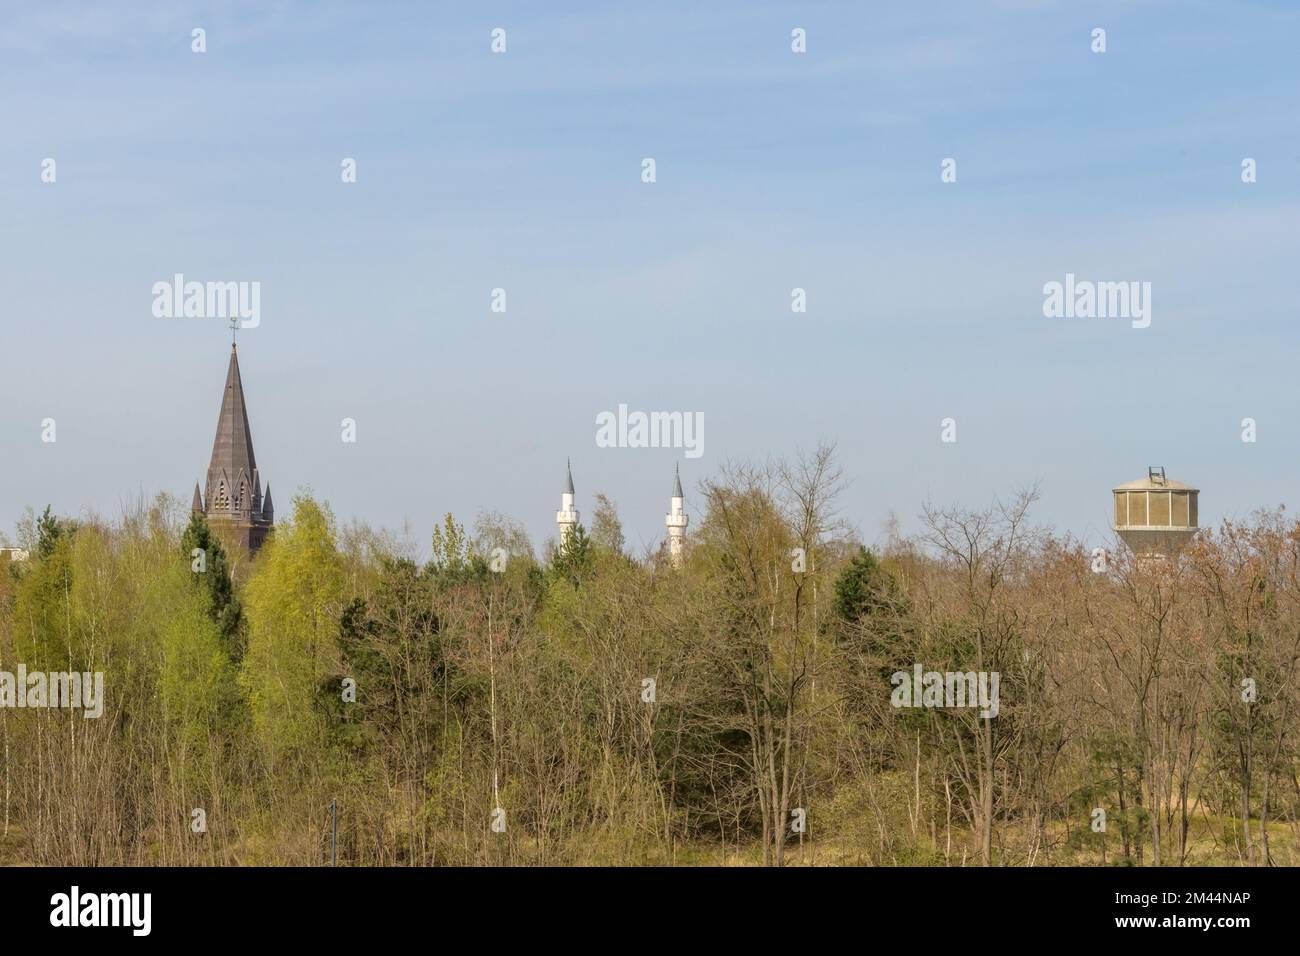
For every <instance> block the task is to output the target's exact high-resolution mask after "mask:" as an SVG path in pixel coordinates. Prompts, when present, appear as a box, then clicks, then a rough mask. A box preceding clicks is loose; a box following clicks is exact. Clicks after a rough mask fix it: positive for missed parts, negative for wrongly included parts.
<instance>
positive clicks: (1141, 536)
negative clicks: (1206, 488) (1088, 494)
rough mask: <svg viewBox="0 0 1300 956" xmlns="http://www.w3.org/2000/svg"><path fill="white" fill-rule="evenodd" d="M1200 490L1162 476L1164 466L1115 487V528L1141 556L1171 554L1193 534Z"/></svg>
mask: <svg viewBox="0 0 1300 956" xmlns="http://www.w3.org/2000/svg"><path fill="white" fill-rule="evenodd" d="M1199 495H1200V490H1199V489H1197V488H1193V487H1192V486H1191V485H1185V484H1183V483H1182V482H1181V481H1173V480H1171V479H1168V478H1166V477H1165V470H1164V469H1163V468H1148V469H1147V476H1146V477H1145V478H1139V479H1138V480H1137V481H1130V482H1129V483H1128V484H1124V485H1120V486H1119V487H1118V488H1116V489H1115V530H1116V531H1117V532H1119V536H1120V538H1122V539H1123V541H1124V543H1125V544H1127V545H1128V546H1129V548H1130V550H1132V552H1133V553H1134V554H1135V555H1137V556H1138V557H1141V558H1171V557H1173V556H1174V555H1176V554H1177V553H1178V551H1179V550H1180V549H1181V548H1182V547H1183V545H1185V544H1187V542H1188V541H1190V540H1192V536H1193V535H1194V534H1196V530H1197V524H1196V499H1197V497H1198V496H1199Z"/></svg>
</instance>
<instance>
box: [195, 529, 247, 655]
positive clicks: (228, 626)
mask: <svg viewBox="0 0 1300 956" xmlns="http://www.w3.org/2000/svg"><path fill="white" fill-rule="evenodd" d="M195 551H199V552H201V553H202V559H201V564H200V565H198V566H199V567H201V568H202V570H201V571H200V570H196V564H195V562H197V561H199V560H200V559H199V558H198V557H196V555H195ZM181 555H182V556H183V557H184V558H185V559H186V561H188V562H189V564H190V571H191V575H192V577H193V583H194V585H195V586H196V587H201V588H203V589H204V590H205V591H206V592H207V595H208V608H207V613H208V616H209V617H210V618H212V620H213V621H214V622H215V623H216V625H217V627H218V629H219V630H220V633H221V636H222V638H223V640H224V641H225V642H226V644H227V645H228V647H229V649H230V650H231V651H232V657H235V658H236V659H237V658H238V657H239V656H240V654H239V650H240V649H239V648H238V647H237V646H236V643H235V642H236V638H237V635H238V632H239V620H240V614H241V609H240V605H239V599H238V598H237V597H236V596H235V586H234V582H233V581H232V580H231V576H230V562H229V560H228V559H227V557H226V550H225V548H223V547H222V546H221V542H220V541H219V540H217V537H216V535H214V534H213V533H212V530H211V528H209V527H208V521H207V519H206V518H205V517H204V516H203V515H202V514H198V513H195V514H193V515H191V516H190V523H189V526H188V527H187V528H186V529H185V533H184V534H183V535H181Z"/></svg>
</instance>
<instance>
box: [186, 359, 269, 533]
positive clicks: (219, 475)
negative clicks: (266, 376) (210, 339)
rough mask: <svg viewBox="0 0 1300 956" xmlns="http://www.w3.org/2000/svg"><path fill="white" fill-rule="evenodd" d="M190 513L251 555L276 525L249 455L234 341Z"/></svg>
mask: <svg viewBox="0 0 1300 956" xmlns="http://www.w3.org/2000/svg"><path fill="white" fill-rule="evenodd" d="M193 509H194V510H195V511H201V512H202V513H203V514H204V515H205V516H206V517H207V519H208V524H209V525H211V526H212V530H213V531H215V532H217V533H218V534H219V535H221V536H222V537H228V538H231V539H233V540H234V541H235V542H236V543H237V544H239V545H240V546H241V547H243V548H244V549H245V550H247V551H248V552H249V553H250V554H255V553H256V552H257V549H258V548H260V547H261V546H262V542H264V541H265V540H266V536H267V533H268V532H269V531H270V530H271V526H272V524H274V522H275V508H274V506H273V505H272V504H271V486H270V485H267V486H266V495H265V497H263V495H262V477H261V475H260V474H258V471H257V459H256V458H255V457H254V456H253V433H252V431H251V430H250V429H249V427H248V409H247V407H246V406H245V404H244V384H243V382H242V381H240V378H239V356H238V354H237V353H236V351H235V344H234V343H233V342H232V343H231V344H230V367H229V368H228V369H227V370H226V391H225V394H223V395H222V397H221V414H220V415H219V416H218V418H217V437H216V439H215V440H214V441H213V442H212V461H211V462H210V463H209V464H208V482H207V486H206V489H205V493H204V494H203V495H200V494H199V486H198V485H197V484H195V486H194V503H193Z"/></svg>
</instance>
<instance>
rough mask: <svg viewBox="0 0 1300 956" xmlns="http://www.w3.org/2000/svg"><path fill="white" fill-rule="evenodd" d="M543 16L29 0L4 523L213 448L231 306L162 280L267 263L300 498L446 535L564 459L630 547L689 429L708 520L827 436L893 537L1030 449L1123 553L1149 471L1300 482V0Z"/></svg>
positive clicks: (117, 497)
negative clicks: (1135, 293) (496, 42)
mask: <svg viewBox="0 0 1300 956" xmlns="http://www.w3.org/2000/svg"><path fill="white" fill-rule="evenodd" d="M545 6H549V5H545ZM545 6H544V5H541V4H525V3H519V4H493V3H475V4H469V3H465V4H450V3H437V4H433V3H420V4H416V3H378V4H365V5H361V4H347V3H311V4H308V3H228V4H192V5H186V4H184V3H151V2H140V3H121V4H98V5H89V4H87V5H80V4H59V5H53V4H37V3H30V4H20V3H7V4H5V5H4V7H3V10H2V11H0V107H2V113H0V115H3V117H4V122H3V128H2V129H0V258H2V260H3V262H4V269H3V275H4V279H5V281H4V283H3V293H4V301H3V305H4V309H5V320H4V339H3V341H4V345H3V348H2V349H0V380H2V381H3V382H4V389H5V400H4V402H3V412H0V451H2V453H3V467H0V527H3V528H4V529H6V530H9V529H11V528H12V527H13V524H14V522H15V521H16V520H17V519H18V518H19V516H20V515H21V513H22V511H23V509H24V508H25V507H26V506H28V505H31V506H34V507H36V508H37V509H38V510H39V509H40V508H41V507H43V506H44V505H45V504H46V503H51V504H53V506H54V508H55V510H56V511H59V512H61V513H65V514H73V515H76V514H84V513H89V512H97V513H100V514H105V515H109V516H111V515H114V514H116V513H117V512H118V511H119V510H120V508H121V507H122V504H123V503H124V502H128V501H132V500H135V499H136V498H138V497H139V496H140V495H145V496H152V495H153V494H154V493H156V492H158V491H162V490H166V491H170V492H173V493H175V494H177V495H179V496H181V497H182V498H185V499H188V497H189V494H190V492H191V489H192V488H193V485H194V482H195V481H196V480H200V479H202V477H203V475H204V472H205V470H206V467H207V461H208V457H209V454H210V449H211V441H212V435H213V431H214V428H215V424H216V416H217V407H218V403H219V401H220V393H221V386H222V382H223V379H224V374H225V365H226V359H227V354H228V341H229V334H228V332H227V331H226V329H225V327H224V325H223V323H221V322H220V321H219V320H200V319H157V318H154V317H153V315H152V314H151V303H152V295H151V293H150V288H151V286H152V284H153V283H154V282H156V281H159V280H165V279H169V278H170V277H171V276H172V275H173V274H174V273H176V272H181V273H184V274H185V275H186V276H187V277H188V278H195V279H200V280H207V279H212V280H223V281H224V280H235V281H237V280H248V281H258V282H260V283H261V287H262V318H261V325H260V326H259V327H258V328H256V329H250V330H247V331H245V332H243V333H241V335H240V360H241V366H242V369H243V375H244V384H245V390H246V393H247V398H248V402H249V408H250V414H251V420H252V426H253V438H254V442H255V445H256V449H257V456H258V463H259V465H260V467H261V469H262V472H263V474H264V475H265V476H266V477H267V478H269V480H270V482H271V484H272V486H273V488H274V490H275V497H276V500H277V504H278V506H279V509H280V511H281V513H283V512H284V511H285V509H286V508H287V506H288V502H289V498H290V496H291V494H292V493H293V492H294V491H295V490H297V489H299V488H304V487H310V488H311V490H312V491H313V492H314V493H316V494H317V495H318V496H320V497H323V498H325V499H327V500H328V501H329V502H330V503H331V505H332V506H333V508H334V510H335V511H336V513H337V514H338V515H339V517H340V518H341V519H343V520H344V521H347V520H350V519H352V518H356V519H359V520H363V521H366V522H368V523H370V524H372V525H376V526H385V527H389V528H393V529H399V528H400V527H401V526H402V525H403V523H404V522H408V521H409V523H410V527H411V533H412V536H413V537H414V539H415V540H416V542H417V543H418V544H419V545H420V546H421V547H423V548H425V549H426V550H427V541H428V536H429V532H430V530H431V528H432V524H433V522H434V519H435V516H437V515H440V514H442V513H443V512H446V511H452V512H454V513H455V514H456V515H457V516H458V517H459V518H461V519H462V520H465V521H467V522H468V521H472V519H473V518H474V516H475V515H476V514H477V513H478V512H480V511H483V510H497V511H501V512H504V513H506V514H509V515H511V516H513V517H515V518H517V519H519V520H521V521H522V522H524V524H525V526H526V527H527V528H528V530H529V532H530V533H531V534H532V536H533V539H534V544H535V545H537V546H540V544H541V542H542V541H543V540H544V539H545V538H546V537H547V536H549V535H552V534H553V533H554V524H553V519H554V512H555V510H556V509H557V508H558V506H559V501H558V499H559V492H560V488H561V483H562V480H563V472H564V459H565V457H566V456H571V457H572V459H573V468H574V476H575V480H576V483H577V488H578V507H579V509H580V510H582V511H583V513H584V516H589V514H590V511H591V496H592V495H593V494H594V493H595V492H598V491H599V492H604V493H605V494H607V495H609V496H610V497H611V498H613V499H614V500H615V501H616V502H617V503H618V505H619V508H620V512H621V515H622V518H623V521H624V525H625V530H626V533H627V537H628V540H629V543H630V544H631V545H632V546H633V548H634V549H636V550H638V551H639V550H640V549H641V548H642V547H644V546H646V545H648V544H652V543H654V542H656V541H657V540H659V538H661V537H662V535H663V532H664V529H663V516H664V513H665V511H666V510H667V505H668V502H667V497H668V493H669V490H670V488H671V481H672V470H673V466H674V464H675V463H679V462H680V463H681V465H682V477H683V483H684V484H685V485H686V486H687V492H688V510H698V509H692V508H691V498H692V497H695V498H698V495H694V496H693V495H692V490H693V487H694V486H695V484H696V483H697V482H698V481H699V480H701V479H703V478H705V477H707V476H708V475H709V474H710V473H712V471H713V470H714V469H715V468H716V467H717V466H718V465H719V464H720V463H721V462H722V461H724V460H726V459H736V458H763V457H766V456H769V455H785V454H790V453H792V452H794V451H795V450H796V449H798V448H800V447H803V448H807V447H810V446H811V445H813V444H814V443H815V442H816V440H817V439H818V438H828V439H832V440H835V441H837V442H838V444H839V449H840V458H841V463H842V465H843V467H844V470H845V472H846V474H847V475H848V476H849V477H850V478H851V479H852V484H851V486H850V488H849V490H848V493H847V494H846V495H845V497H844V498H843V502H842V504H843V512H844V516H845V517H846V518H848V519H849V520H850V521H852V522H854V523H855V524H856V525H857V526H858V527H859V529H860V530H861V533H862V534H863V536H864V537H865V539H866V540H868V541H871V540H875V539H876V538H878V537H879V536H880V534H881V528H882V522H883V521H884V520H885V518H886V517H887V516H888V514H889V513H890V512H891V511H892V512H895V513H896V514H897V515H898V517H899V519H900V521H901V523H902V526H903V529H904V530H915V529H916V527H917V519H916V515H917V513H918V512H919V510H920V508H921V505H922V503H923V502H924V501H925V500H926V499H927V498H929V499H932V500H933V501H935V502H938V503H948V502H954V501H960V502H964V503H966V504H971V505H977V504H982V503H985V502H987V501H988V500H990V499H991V498H993V497H994V496H995V495H999V494H1003V495H1006V494H1009V493H1010V492H1011V491H1013V490H1014V489H1015V488H1017V487H1019V486H1022V485H1025V484H1027V483H1030V482H1034V481H1037V482H1038V483H1039V484H1040V488H1041V492H1042V500H1041V502H1040V504H1039V506H1038V508H1037V512H1036V514H1037V517H1038V519H1039V520H1040V521H1042V522H1044V523H1047V524H1050V525H1053V526H1055V527H1056V528H1057V529H1058V530H1061V531H1067V530H1068V531H1072V532H1074V533H1075V534H1076V535H1080V536H1083V537H1084V538H1085V539H1087V540H1089V541H1091V542H1093V543H1102V542H1103V540H1104V538H1105V537H1107V536H1108V534H1109V532H1108V517H1109V515H1108V511H1109V489H1110V488H1111V487H1112V486H1113V485H1115V484H1117V483H1120V482H1123V481H1127V480H1130V479H1133V478H1136V477H1139V476H1141V475H1143V474H1145V468H1146V466H1147V465H1148V464H1163V465H1165V466H1166V468H1167V469H1168V473H1169V475H1170V476H1171V477H1174V478H1178V479H1180V480H1183V481H1187V482H1190V483H1193V484H1196V485H1197V486H1198V487H1200V488H1201V489H1202V495H1201V520H1202V523H1203V524H1206V523H1211V522H1217V521H1218V520H1219V519H1221V518H1223V517H1228V516H1244V515H1245V514H1247V513H1248V512H1249V511H1250V510H1252V509H1253V508H1254V507H1257V506H1265V505H1276V504H1279V503H1284V502H1285V503H1289V504H1294V503H1295V502H1296V500H1297V497H1298V496H1297V495H1296V491H1297V489H1298V486H1297V481H1300V478H1298V477H1297V468H1296V459H1297V455H1296V448H1297V447H1298V445H1300V425H1298V424H1297V420H1296V406H1297V401H1296V397H1295V396H1296V387H1295V378H1296V374H1297V369H1298V368H1300V362H1298V361H1297V359H1298V358H1300V356H1298V354H1297V353H1298V352H1300V349H1298V348H1297V342H1298V341H1300V338H1298V336H1297V302H1300V288H1298V286H1300V269H1297V268H1296V261H1297V258H1298V257H1297V253H1300V216H1298V215H1297V212H1300V202H1298V198H1300V189H1298V188H1297V181H1298V178H1300V83H1297V79H1298V78H1300V68H1298V67H1297V65H1296V63H1297V57H1296V54H1295V50H1296V45H1297V39H1298V38H1300V8H1297V7H1295V6H1292V5H1289V4H1282V3H1250V2H1245V3H1235V4H1225V3H1197V2H1169V3H1161V2H1151V3H1090V4H1079V3H1064V2H1062V3H1050V2H1028V0H1022V2H1005V3H986V4H981V3H967V2H961V3H926V4H919V3H918V4H860V3H836V2H819V3H803V4H801V3H761V2H760V3H755V2H744V3H707V4H701V3H672V2H660V3H653V4H633V3H627V4H617V3H610V4H596V3H590V4H568V5H566V6H567V7H568V12H565V13H555V12H547V10H546V9H545ZM194 27H203V28H204V29H205V30H206V31H207V46H208V51H207V52H206V53H205V54H194V53H192V52H191V51H190V31H191V30H192V29H193V28H194ZM494 27H502V28H504V29H505V30H506V31H507V44H508V49H507V52H506V53H505V54H501V55H494V54H492V53H491V52H490V50H489V42H490V32H491V30H492V29H493V28H494ZM794 27H802V28H803V29H805V30H806V31H807V38H808V39H807V44H808V52H807V53H806V54H803V55H796V54H793V53H792V52H791V51H790V31H791V29H793V28H794ZM1095 27H1102V28H1104V29H1105V30H1106V31H1107V50H1106V52H1105V53H1104V54H1095V53H1093V52H1092V51H1091V49H1090V42H1091V40H1090V34H1091V31H1092V30H1093V28H1095ZM46 157H52V158H54V159H55V160H56V162H57V164H58V165H57V172H58V181H57V182H56V183H54V184H44V183H42V182H41V181H40V164H41V161H42V159H44V158H46ZM344 157H354V158H355V159H356V160H357V163H358V181H357V182H356V183H355V184H343V183H342V182H341V181H340V175H339V172H340V162H341V160H342V159H343V158H344ZM644 157H653V158H654V159H655V161H656V165H657V182H655V183H654V184H645V183H643V182H641V178H640V171H641V160H642V159H643V158H644ZM946 157H953V158H955V159H956V160H957V169H958V180H957V182H956V183H947V184H945V183H941V182H940V176H939V169H940V163H941V161H942V160H943V159H944V158H946ZM1245 157H1251V158H1254V159H1255V160H1256V162H1257V164H1258V182H1256V183H1254V184H1250V185H1247V184H1243V183H1242V182H1241V175H1240V172H1241V161H1242V159H1243V158H1245ZM1067 272H1073V273H1075V274H1076V275H1078V276H1080V277H1081V278H1091V279H1096V280H1105V281H1149V282H1151V284H1152V298H1153V314H1152V323H1151V326H1150V327H1149V328H1147V329H1140V330H1139V329H1133V328H1131V327H1130V325H1129V323H1128V322H1127V321H1125V320H1119V319H1049V318H1045V317H1044V316H1043V314H1042V303H1043V293H1042V287H1043V284H1044V283H1046V282H1049V281H1054V280H1055V281H1061V280H1063V279H1064V276H1065V274H1066V273H1067ZM496 287H501V288H505V289H506V290H507V295H508V311H507V313H505V314H494V313H492V312H491V311H490V310H489V301H490V300H489V297H490V292H491V290H492V289H493V288H496ZM794 287H802V288H805V289H806V290H807V295H808V312H807V313H806V314H793V313H791V311H790V290H791V289H792V288H794ZM619 403H626V404H628V405H629V406H630V407H631V408H633V409H644V410H652V409H662V410H680V411H687V412H702V413H703V415H704V418H705V422H706V427H705V445H704V456H703V457H702V458H700V459H697V460H688V459H685V458H684V457H683V455H682V453H681V452H680V451H672V450H665V449H603V448H598V447H596V444H595V416H596V415H597V414H598V413H599V412H601V411H606V410H614V409H616V408H617V406H618V405H619ZM47 417H48V418H54V419H55V420H56V422H57V429H58V432H57V436H58V440H57V442H56V443H54V444H46V443H42V442H41V424H40V423H41V421H42V419H44V418H47ZM345 417H350V418H353V419H355V420H356V421H357V425H358V440H357V442H356V443H355V444H345V443H343V442H342V441H341V440H340V421H341V419H343V418H345ZM946 417H952V418H955V419H956V421H957V436H958V440H957V442H956V443H955V444H944V443H941V442H940V420H941V419H943V418H946ZM1245 417H1252V418H1254V419H1256V421H1257V423H1258V440H1257V442H1255V443H1254V444H1246V443H1243V442H1242V441H1241V437H1240V436H1241V426H1240V423H1241V420H1242V419H1243V418H1245Z"/></svg>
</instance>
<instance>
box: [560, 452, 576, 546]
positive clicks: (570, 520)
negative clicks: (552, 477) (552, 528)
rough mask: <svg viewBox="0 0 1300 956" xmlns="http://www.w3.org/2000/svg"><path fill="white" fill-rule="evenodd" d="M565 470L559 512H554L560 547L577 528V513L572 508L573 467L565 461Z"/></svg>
mask: <svg viewBox="0 0 1300 956" xmlns="http://www.w3.org/2000/svg"><path fill="white" fill-rule="evenodd" d="M564 467H565V469H566V471H567V472H568V474H567V475H566V476H565V481H564V492H563V493H562V494H561V495H560V510H559V511H557V512H555V525H556V527H558V528H559V529H560V547H564V543H565V542H566V541H568V540H569V535H571V534H572V533H573V529H574V528H576V527H577V526H578V512H577V511H576V510H575V509H574V507H573V466H572V465H570V464H569V463H568V462H567V461H566V462H565V466H564Z"/></svg>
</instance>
